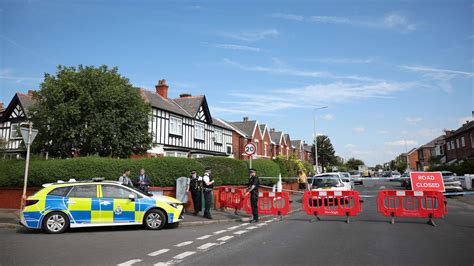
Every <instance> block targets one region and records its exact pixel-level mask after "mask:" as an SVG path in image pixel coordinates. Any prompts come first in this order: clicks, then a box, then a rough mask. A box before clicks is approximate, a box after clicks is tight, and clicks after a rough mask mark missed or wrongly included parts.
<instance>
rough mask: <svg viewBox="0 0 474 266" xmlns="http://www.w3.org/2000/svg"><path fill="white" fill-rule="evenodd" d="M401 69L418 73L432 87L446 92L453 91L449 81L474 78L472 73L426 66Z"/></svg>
mask: <svg viewBox="0 0 474 266" xmlns="http://www.w3.org/2000/svg"><path fill="white" fill-rule="evenodd" d="M400 67H401V68H404V69H407V70H410V71H413V72H416V73H420V74H422V76H423V77H424V78H426V79H428V80H430V81H431V82H432V83H433V86H432V87H436V88H441V89H442V90H444V91H446V92H451V91H453V86H452V84H451V80H452V79H455V78H472V77H474V73H473V72H467V71H460V70H451V69H442V68H432V67H426V66H406V65H402V66H400Z"/></svg>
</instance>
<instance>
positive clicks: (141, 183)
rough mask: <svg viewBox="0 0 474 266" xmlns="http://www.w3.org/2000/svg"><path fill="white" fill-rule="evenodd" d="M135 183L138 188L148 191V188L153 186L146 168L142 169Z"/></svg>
mask: <svg viewBox="0 0 474 266" xmlns="http://www.w3.org/2000/svg"><path fill="white" fill-rule="evenodd" d="M135 183H136V185H137V187H138V189H140V190H141V191H143V192H145V193H148V188H149V187H150V186H151V181H150V178H149V177H148V175H146V174H145V168H142V169H140V174H139V175H138V176H137V178H136V182H135Z"/></svg>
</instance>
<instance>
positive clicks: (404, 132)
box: [400, 130, 408, 135]
mask: <svg viewBox="0 0 474 266" xmlns="http://www.w3.org/2000/svg"><path fill="white" fill-rule="evenodd" d="M400 133H401V134H402V135H408V131H406V130H402V131H401V132H400Z"/></svg>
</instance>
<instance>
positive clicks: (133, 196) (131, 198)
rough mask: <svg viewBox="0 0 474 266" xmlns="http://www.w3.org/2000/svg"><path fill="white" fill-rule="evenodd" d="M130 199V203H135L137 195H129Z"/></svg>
mask: <svg viewBox="0 0 474 266" xmlns="http://www.w3.org/2000/svg"><path fill="white" fill-rule="evenodd" d="M128 199H129V200H130V201H135V199H136V197H135V195H133V194H130V195H128Z"/></svg>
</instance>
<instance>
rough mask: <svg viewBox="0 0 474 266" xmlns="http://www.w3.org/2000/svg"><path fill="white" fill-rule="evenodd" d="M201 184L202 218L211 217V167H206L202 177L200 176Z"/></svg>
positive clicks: (212, 187)
mask: <svg viewBox="0 0 474 266" xmlns="http://www.w3.org/2000/svg"><path fill="white" fill-rule="evenodd" d="M202 182H203V183H202V186H203V190H204V204H205V206H204V215H203V216H204V218H207V219H212V216H211V199H212V190H213V189H214V180H213V178H212V175H211V168H206V170H205V172H204V177H203V178H202Z"/></svg>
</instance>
